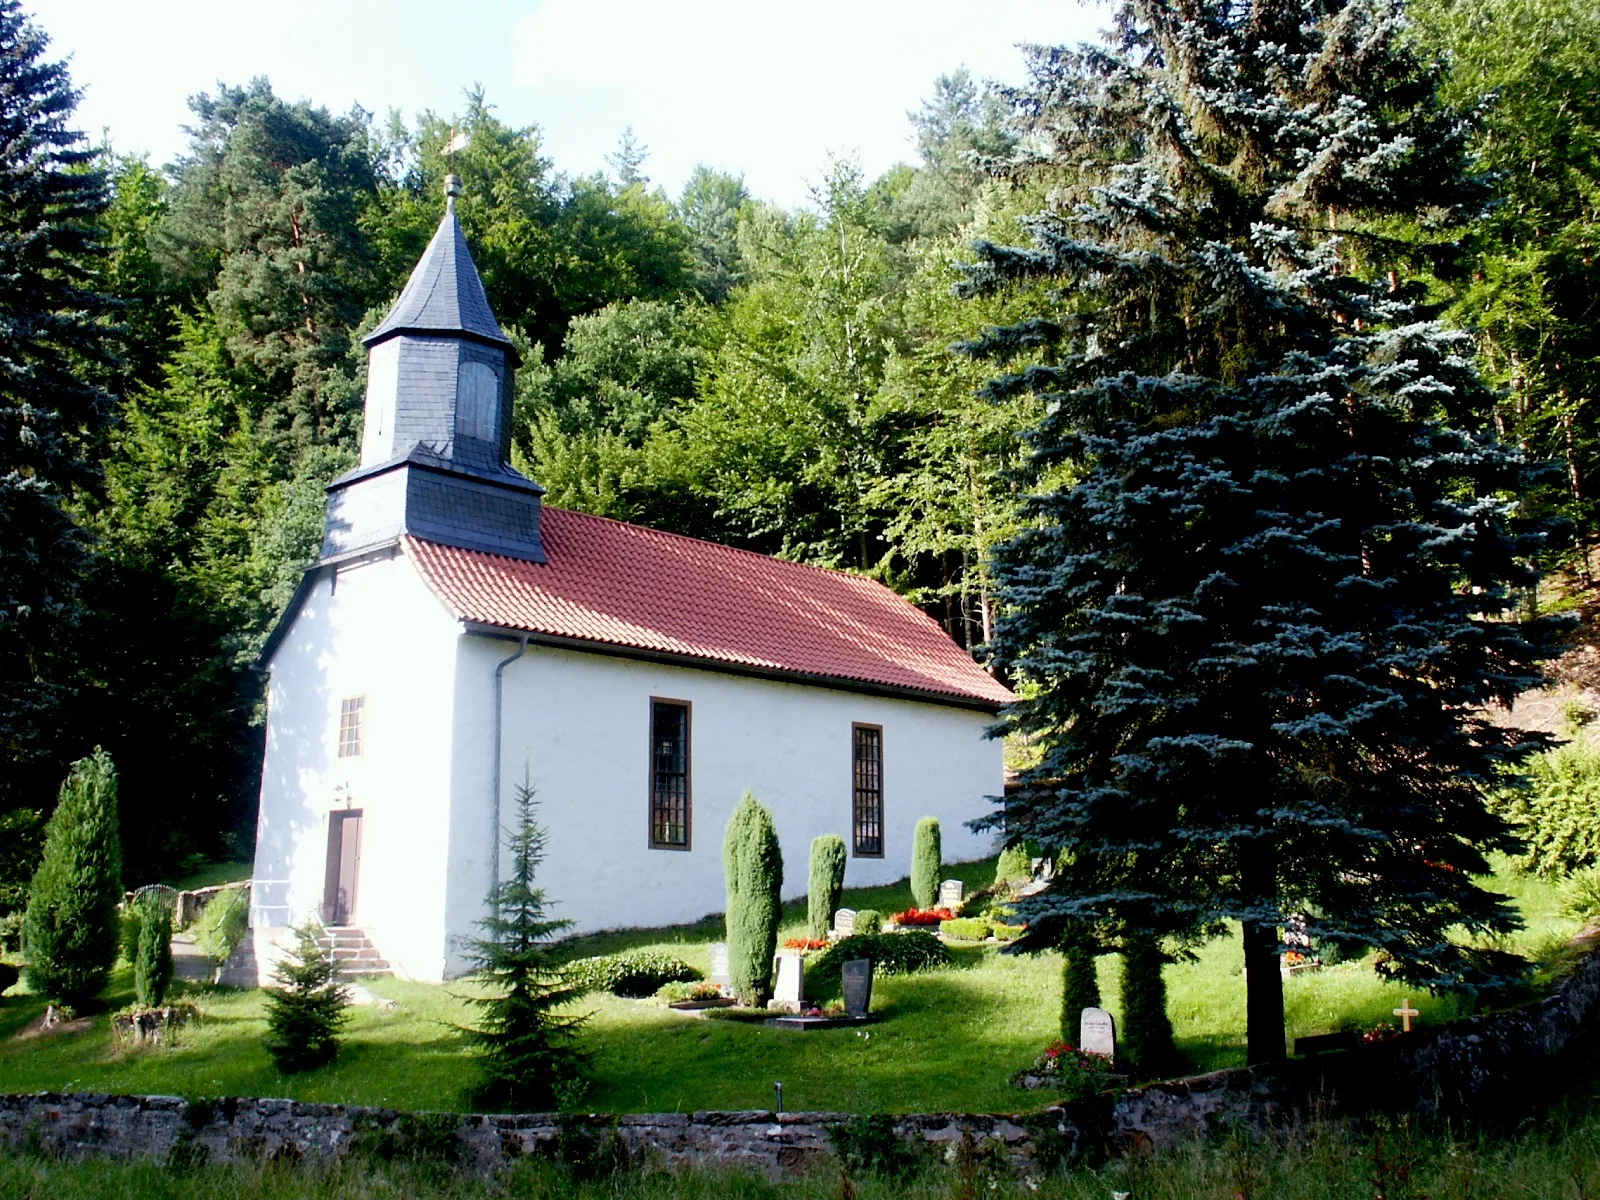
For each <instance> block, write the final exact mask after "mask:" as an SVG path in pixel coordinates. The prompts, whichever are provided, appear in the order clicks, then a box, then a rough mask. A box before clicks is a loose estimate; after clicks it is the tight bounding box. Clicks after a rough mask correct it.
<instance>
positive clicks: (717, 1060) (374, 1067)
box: [0, 860, 1577, 1112]
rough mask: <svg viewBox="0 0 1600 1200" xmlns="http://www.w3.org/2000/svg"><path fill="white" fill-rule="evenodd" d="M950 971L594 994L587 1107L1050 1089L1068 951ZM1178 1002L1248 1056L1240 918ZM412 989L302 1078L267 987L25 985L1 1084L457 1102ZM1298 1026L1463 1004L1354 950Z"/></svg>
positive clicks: (980, 1098) (392, 990) (885, 892)
mask: <svg viewBox="0 0 1600 1200" xmlns="http://www.w3.org/2000/svg"><path fill="white" fill-rule="evenodd" d="M993 870H994V866H993V860H990V861H989V862H987V863H975V864H968V865H966V866H963V867H955V868H950V869H949V873H950V874H951V875H952V876H954V877H964V878H965V879H966V880H967V881H968V884H969V887H970V886H972V885H974V884H977V883H982V882H985V881H987V879H989V878H991V877H992V873H993ZM1495 884H1496V886H1498V888H1499V889H1500V890H1503V891H1507V892H1509V893H1511V894H1513V895H1514V896H1515V897H1516V899H1517V902H1518V904H1519V906H1520V907H1521V909H1522V911H1523V913H1524V916H1525V919H1526V921H1527V923H1528V929H1527V930H1526V931H1524V933H1522V934H1520V935H1518V937H1517V938H1515V939H1513V945H1514V946H1515V947H1516V948H1519V949H1522V950H1523V951H1525V952H1530V953H1535V954H1536V955H1539V956H1541V957H1545V956H1548V955H1549V954H1550V953H1551V952H1552V950H1553V947H1555V946H1556V945H1558V944H1560V943H1561V942H1562V941H1564V940H1565V939H1567V938H1570V937H1571V935H1572V934H1573V933H1574V932H1576V929H1577V923H1576V922H1574V921H1571V920H1568V919H1566V918H1564V917H1562V916H1561V915H1560V903H1559V897H1558V889H1557V888H1556V887H1555V886H1553V885H1550V884H1547V883H1543V882H1541V881H1538V880H1533V879H1526V878H1520V877H1516V876H1514V875H1511V874H1510V873H1509V872H1507V871H1502V872H1501V873H1500V874H1499V875H1497V876H1496V879H1495ZM844 903H845V904H846V905H847V906H849V907H853V908H877V909H879V910H880V911H882V912H885V913H892V912H895V911H899V910H900V909H903V908H907V907H909V906H910V903H911V897H910V893H909V889H908V888H907V887H906V885H905V884H903V883H902V884H900V885H897V886H895V887H888V888H871V889H857V890H853V891H847V892H846V894H845V901H844ZM803 925H804V907H803V904H791V905H788V906H787V907H786V909H785V929H784V932H783V936H784V937H793V936H800V935H802V934H803V933H804V929H803ZM721 935H722V930H721V922H720V921H703V922H700V923H698V924H695V925H689V926H679V927H674V928H669V929H655V930H632V931H627V932H623V933H613V934H603V935H595V936H592V937H587V938H582V939H576V940H575V941H574V942H573V943H572V945H571V947H570V950H571V953H572V954H573V955H574V956H578V955H588V954H603V953H612V952H615V951H618V950H624V949H632V948H643V947H651V948H658V949H663V950H668V951H671V952H673V953H676V954H679V955H681V956H682V957H683V958H684V959H685V960H686V961H688V962H689V963H690V964H691V965H692V966H695V967H697V968H699V969H700V970H702V971H704V970H706V969H707V968H708V966H709V955H708V946H709V943H710V942H712V941H714V940H717V939H719V938H720V937H721ZM952 953H953V955H954V958H955V964H954V965H953V966H952V967H951V968H950V969H948V970H941V971H935V972H929V973H925V974H921V975H912V976H903V977H898V978H880V979H879V980H878V981H877V984H876V986H875V990H874V998H873V1007H874V1009H875V1010H876V1011H877V1012H879V1013H881V1014H882V1016H883V1020H882V1021H880V1022H879V1023H878V1024H876V1025H873V1026H871V1027H870V1034H871V1036H870V1037H868V1036H865V1035H866V1033H867V1032H868V1031H865V1030H850V1029H845V1030H829V1031H821V1032H811V1033H798V1032H791V1031H786V1030H778V1029H771V1028H768V1027H765V1026H761V1025H751V1024H743V1023H739V1022H733V1021H717V1020H705V1019H699V1018H694V1017H687V1016H683V1015H680V1014H678V1013H674V1012H671V1011H669V1010H667V1009H666V1008H663V1007H660V1006H657V1005H654V1004H651V1003H650V1002H648V1001H634V1000H622V999H618V998H616V997H613V996H609V995H603V994H602V995H594V996H590V997H588V998H587V999H585V1000H584V1001H583V1002H582V1008H583V1009H585V1010H587V1011H588V1012H590V1013H591V1019H590V1022H589V1025H588V1027H587V1029H586V1031H585V1033H584V1035H583V1041H584V1045H585V1046H586V1048H587V1049H588V1050H589V1051H590V1053H591V1054H592V1056H593V1064H594V1084H593V1087H592V1089H591V1091H590V1093H589V1094H588V1096H587V1097H586V1098H585V1101H584V1105H583V1106H584V1107H585V1108H588V1109H591V1110H594V1111H603V1112H662V1111H668V1112H670V1111H674V1110H681V1111H691V1110H695V1109H741V1108H742V1109H751V1108H758V1109H759V1108H769V1107H771V1104H772V1098H773V1090H772V1084H773V1082H774V1081H775V1080H782V1081H783V1085H784V1101H785V1107H787V1108H788V1109H790V1110H793V1111H798V1110H802V1109H828V1110H834V1111H846V1112H906V1111H940V1110H946V1111H948V1110H967V1111H978V1112H983V1111H991V1112H992V1111H1010V1110H1016V1109H1019V1108H1025V1107H1030V1106H1032V1105H1034V1104H1037V1103H1039V1102H1040V1101H1042V1100H1043V1099H1045V1097H1043V1096H1040V1095H1037V1094H1029V1093H1023V1092H1019V1091H1016V1090H1014V1089H1013V1088H1011V1087H1010V1085H1009V1082H1008V1081H1009V1077H1010V1075H1011V1074H1012V1072H1014V1071H1016V1070H1018V1069H1020V1068H1021V1067H1024V1066H1026V1065H1027V1064H1028V1063H1029V1062H1031V1061H1032V1059H1033V1058H1034V1056H1035V1055H1037V1054H1038V1052H1039V1051H1040V1050H1041V1049H1042V1048H1043V1047H1044V1045H1045V1044H1046V1043H1047V1042H1049V1041H1051V1040H1053V1039H1054V1038H1055V1037H1056V1036H1057V1035H1058V1026H1057V1021H1058V1012H1057V1009H1058V1005H1059V998H1060V975H1059V970H1060V966H1059V960H1058V958H1057V957H1056V956H1054V955H1042V956H1039V957H1037V958H1029V957H1020V956H1018V957H1012V956H1008V955H1003V954H1000V953H998V952H997V947H995V946H994V945H971V946H962V945H959V944H957V945H954V946H952ZM1117 977H1118V962H1117V960H1116V959H1115V958H1112V957H1107V958H1103V959H1101V960H1100V982H1101V989H1102V992H1103V995H1104V997H1105V1000H1106V1006H1107V1007H1108V1008H1109V1009H1110V1010H1111V1011H1112V1012H1113V1014H1116V1015H1118V1016H1119V1017H1120V1011H1119V1010H1120V1005H1119V1003H1118V1001H1117V982H1118V980H1117ZM1167 981H1168V989H1169V1010H1170V1012H1171V1014H1172V1020H1173V1025H1174V1028H1175V1031H1176V1034H1177V1041H1178V1045H1179V1048H1180V1049H1181V1050H1183V1051H1184V1052H1185V1053H1186V1054H1187V1055H1188V1056H1189V1059H1190V1062H1191V1064H1192V1066H1193V1068H1194V1069H1195V1070H1212V1069H1216V1068H1219V1067H1223V1066H1231V1065H1237V1064H1240V1063H1242V1062H1243V1060H1244V1033H1243V1018H1244V980H1243V978H1242V976H1241V974H1240V949H1239V941H1238V934H1237V931H1235V932H1234V933H1232V934H1231V935H1230V936H1228V937H1224V938H1221V939H1218V940H1217V941H1216V942H1213V943H1211V944H1210V945H1208V946H1206V947H1204V948H1203V949H1202V950H1201V952H1200V953H1199V955H1198V957H1197V958H1196V960H1195V961H1193V962H1187V963H1178V964H1174V965H1172V966H1170V967H1168V968H1167ZM370 987H371V989H372V991H374V992H376V993H377V994H379V995H380V996H384V997H388V998H390V999H393V1000H395V1001H397V1002H398V1005H399V1007H398V1009H397V1010H396V1011H394V1012H392V1013H389V1014H382V1013H379V1012H378V1011H377V1009H376V1008H375V1007H373V1006H357V1007H355V1008H353V1009H352V1010H351V1013H352V1019H351V1021H350V1024H349V1026H348V1028H347V1030H346V1032H345V1036H344V1045H343V1049H342V1050H341V1052H340V1055H339V1058H338V1059H337V1060H336V1061H335V1062H334V1063H333V1064H332V1065H331V1066H329V1067H326V1068H323V1069H322V1070H319V1071H314V1072H311V1073H308V1074H305V1075H300V1076H284V1075H280V1074H278V1072H277V1071H276V1070H275V1069H274V1068H273V1066H272V1062H271V1059H270V1058H269V1057H268V1055H267V1052H266V1051H265V1049H263V1047H262V1036H263V1033H264V1030H265V1025H264V1021H263V1016H262V1013H263V1004H262V996H261V994H260V993H259V992H233V991H203V990H193V991H191V992H190V993H189V994H188V998H190V999H193V1000H195V1001H197V1002H198V1003H199V1004H200V1005H201V1006H202V1009H203V1011H204V1014H205V1019H204V1021H203V1023H202V1024H200V1025H199V1026H198V1027H196V1028H192V1029H191V1030H189V1031H186V1032H185V1033H184V1034H183V1035H182V1036H181V1038H180V1040H179V1043H178V1044H177V1045H175V1046H173V1047H171V1048H168V1049H146V1050H129V1049H124V1048H121V1047H119V1046H117V1045H116V1044H115V1043H114V1042H113V1041H112V1038H111V1035H110V1031H109V1028H108V1022H107V1021H106V1019H105V1017H104V1016H103V1015H101V1016H99V1017H97V1018H95V1019H92V1020H91V1021H89V1023H88V1025H87V1027H86V1028H84V1029H82V1030H81V1031H77V1032H64V1033H54V1034H51V1035H48V1036H43V1037H28V1036H25V1034H26V1031H27V1029H28V1027H29V1026H30V1025H33V1024H34V1023H36V1022H37V1021H38V1018H39V1017H40V1015H41V1013H42V1012H43V1005H42V1003H40V1002H39V1001H38V1000H36V999H35V998H33V997H31V996H28V995H26V994H24V995H16V994H13V995H11V996H8V997H7V998H6V999H5V1000H4V1001H0V1092H32V1091H45V1090H48V1091H93V1092H129V1093H157V1094H168V1095H171V1094H176V1095H183V1096H191V1097H195V1096H221V1095H254V1096H283V1097H289V1098H293V1099H301V1100H320V1101H330V1102H343V1103H353V1104H367V1105H380V1106H386V1107H398V1108H409V1109H422V1110H429V1109H435V1110H437V1109H461V1108H463V1107H465V1101H464V1098H463V1093H464V1091H465V1089H466V1087H467V1086H468V1085H469V1083H470V1081H471V1079H472V1061H471V1059H470V1057H469V1056H468V1054H467V1052H466V1050H465V1049H464V1047H463V1045H462V1041H461V1037H460V1034H459V1033H458V1031H457V1027H458V1026H459V1025H462V1024H465V1023H467V1022H469V1021H470V1020H471V1019H472V1014H471V1012H470V1011H469V1006H468V1005H466V1004H465V1003H464V1002H463V1000H462V997H463V996H465V995H468V994H469V993H470V990H471V985H469V984H467V983H465V982H457V983H453V984H447V985H445V986H443V987H440V986H438V985H432V984H421V983H407V982H404V981H401V980H392V979H384V980H377V981H374V982H373V983H372V984H371V985H370ZM1285 990H1286V1001H1287V1009H1288V1018H1289V1025H1290V1034H1291V1036H1294V1035H1299V1034H1307V1033H1320V1032H1327V1031H1329V1030H1333V1029H1340V1028H1346V1029H1348V1028H1370V1027H1372V1026H1375V1025H1377V1024H1379V1023H1381V1022H1386V1021H1387V1022H1393V1021H1394V1018H1393V1017H1392V1016H1391V1015H1390V1014H1391V1013H1392V1010H1393V1009H1395V1008H1396V1007H1398V1006H1399V1004H1400V1002H1401V1000H1402V999H1404V998H1405V997H1406V996H1408V995H1410V996H1411V998H1412V1000H1413V1001H1414V1002H1415V1003H1416V1005H1417V1007H1419V1008H1420V1009H1421V1010H1422V1014H1423V1016H1422V1021H1423V1023H1424V1024H1426V1023H1427V1022H1429V1021H1437V1020H1443V1019H1447V1018H1448V1017H1451V1016H1454V1015H1456V1014H1458V1013H1459V1012H1461V1011H1463V1009H1462V1008H1461V1006H1460V1005H1459V1004H1458V1003H1457V1002H1456V1001H1453V1000H1449V999H1437V998H1432V997H1428V996H1426V995H1423V994H1418V993H1415V992H1413V991H1408V990H1407V989H1405V988H1402V987H1399V986H1397V985H1393V984H1387V983H1385V982H1383V981H1382V980H1380V979H1378V978H1377V976H1376V975H1375V974H1374V973H1373V971H1372V968H1371V965H1370V963H1360V962H1352V963H1344V964H1340V965H1338V966H1333V967H1328V968H1325V969H1324V970H1322V971H1320V972H1316V973H1313V974H1308V975H1301V976H1296V977H1295V978H1293V979H1291V980H1290V981H1289V982H1288V983H1287V985H1286V989H1285ZM105 999H106V1001H107V1003H108V1004H109V1005H110V1006H111V1007H112V1008H119V1007H122V1006H123V1005H126V1004H128V1003H130V1002H131V1000H132V983H131V979H130V977H129V973H128V972H127V971H126V970H121V971H119V972H118V973H117V974H116V976H115V977H114V980H113V983H112V986H111V988H110V989H109V990H108V992H107V994H106V997H105Z"/></svg>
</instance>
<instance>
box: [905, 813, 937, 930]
mask: <svg viewBox="0 0 1600 1200" xmlns="http://www.w3.org/2000/svg"><path fill="white" fill-rule="evenodd" d="M943 865H944V854H943V849H942V847H941V846H940V840H939V818H937V817H923V818H922V820H920V821H918V822H917V830H916V832H915V833H914V834H912V837H911V898H912V899H913V900H914V901H916V905H917V907H918V908H932V907H933V902H934V901H935V900H937V899H938V898H939V870H940V868H941V867H942V866H943Z"/></svg>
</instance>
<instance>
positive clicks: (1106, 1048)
mask: <svg viewBox="0 0 1600 1200" xmlns="http://www.w3.org/2000/svg"><path fill="white" fill-rule="evenodd" d="M1078 1049H1080V1050H1082V1051H1083V1052H1084V1053H1085V1054H1098V1055H1100V1056H1101V1057H1102V1058H1107V1059H1110V1060H1111V1061H1112V1062H1116V1061H1117V1023H1116V1022H1115V1021H1113V1020H1112V1019H1111V1014H1110V1013H1108V1012H1107V1011H1106V1010H1105V1009H1103V1008H1086V1009H1084V1010H1083V1016H1082V1017H1081V1018H1079V1021H1078Z"/></svg>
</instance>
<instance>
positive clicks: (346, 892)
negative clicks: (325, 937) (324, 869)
mask: <svg viewBox="0 0 1600 1200" xmlns="http://www.w3.org/2000/svg"><path fill="white" fill-rule="evenodd" d="M360 874H361V810H360V809H359V808H357V809H340V810H339V811H338V812H331V813H329V814H328V873H327V876H326V879H325V882H324V884H323V889H322V920H323V922H324V923H325V924H328V925H348V924H350V922H351V920H352V918H353V917H354V916H355V911H356V882H357V879H358V877H359V876H360Z"/></svg>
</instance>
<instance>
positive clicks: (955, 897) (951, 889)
mask: <svg viewBox="0 0 1600 1200" xmlns="http://www.w3.org/2000/svg"><path fill="white" fill-rule="evenodd" d="M966 898H967V885H966V884H964V883H962V882H961V880H959V879H946V880H945V881H944V882H943V883H941V884H940V885H939V907H940V908H955V907H957V906H958V905H960V904H961V903H962V902H963V901H964V900H966Z"/></svg>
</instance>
